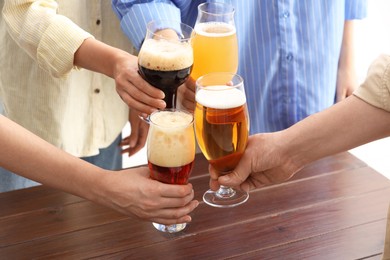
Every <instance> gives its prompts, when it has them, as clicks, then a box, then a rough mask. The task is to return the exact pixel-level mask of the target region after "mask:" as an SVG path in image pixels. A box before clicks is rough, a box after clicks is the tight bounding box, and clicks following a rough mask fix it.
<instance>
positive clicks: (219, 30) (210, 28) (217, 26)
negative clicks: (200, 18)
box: [194, 22, 236, 37]
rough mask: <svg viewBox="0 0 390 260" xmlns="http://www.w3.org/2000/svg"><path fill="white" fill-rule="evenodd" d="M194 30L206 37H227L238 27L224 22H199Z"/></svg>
mask: <svg viewBox="0 0 390 260" xmlns="http://www.w3.org/2000/svg"><path fill="white" fill-rule="evenodd" d="M194 30H195V32H196V33H197V34H200V35H203V36H206V37H226V36H229V35H233V34H235V33H236V27H234V26H233V25H231V24H227V23H222V22H207V23H198V24H196V25H195V28H194Z"/></svg>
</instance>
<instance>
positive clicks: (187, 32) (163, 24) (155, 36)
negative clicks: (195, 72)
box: [138, 20, 193, 108]
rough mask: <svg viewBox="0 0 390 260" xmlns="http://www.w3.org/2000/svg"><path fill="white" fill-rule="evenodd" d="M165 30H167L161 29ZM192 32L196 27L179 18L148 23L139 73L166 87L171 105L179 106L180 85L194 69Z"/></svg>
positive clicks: (150, 81)
mask: <svg viewBox="0 0 390 260" xmlns="http://www.w3.org/2000/svg"><path fill="white" fill-rule="evenodd" d="M163 31H164V32H165V33H161V32H163ZM167 31H168V32H169V33H167ZM192 36H193V29H192V27H190V26H188V25H186V24H184V23H180V22H177V21H168V20H154V21H151V22H149V23H148V24H147V28H146V37H145V39H144V42H143V44H142V46H141V49H140V51H139V54H138V68H139V73H140V74H141V76H142V77H143V78H144V79H145V80H146V81H147V82H149V83H150V84H151V85H153V86H154V87H156V88H159V89H161V90H162V91H164V93H165V98H164V101H165V102H166V105H167V106H166V107H167V108H175V107H176V94H177V88H178V87H179V86H180V85H181V84H183V83H184V82H185V81H186V80H187V78H188V76H189V75H190V73H191V69H192V65H193V51H192V45H191V39H192Z"/></svg>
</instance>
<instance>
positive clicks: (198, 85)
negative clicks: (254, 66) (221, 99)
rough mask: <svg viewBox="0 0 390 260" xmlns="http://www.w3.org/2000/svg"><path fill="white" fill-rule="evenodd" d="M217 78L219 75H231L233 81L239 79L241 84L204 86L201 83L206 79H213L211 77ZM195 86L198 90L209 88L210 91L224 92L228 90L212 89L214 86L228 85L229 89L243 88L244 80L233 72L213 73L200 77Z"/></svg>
mask: <svg viewBox="0 0 390 260" xmlns="http://www.w3.org/2000/svg"><path fill="white" fill-rule="evenodd" d="M214 75H215V76H217V75H230V76H232V79H233V78H237V79H238V80H239V82H237V83H235V84H232V85H227V83H228V82H226V83H221V84H213V85H207V86H205V85H203V84H201V83H200V81H202V80H204V79H205V78H208V77H211V76H214ZM195 85H196V87H198V88H201V89H206V88H208V90H210V91H223V90H226V89H222V88H218V89H215V88H214V89H213V88H211V87H212V86H216V85H220V86H224V85H226V87H227V88H238V87H241V86H243V85H244V79H243V77H242V76H241V75H239V74H237V73H233V72H211V73H207V74H205V75H203V76H200V77H199V78H198V79H197V80H196V82H195Z"/></svg>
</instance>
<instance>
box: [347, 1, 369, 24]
mask: <svg viewBox="0 0 390 260" xmlns="http://www.w3.org/2000/svg"><path fill="white" fill-rule="evenodd" d="M366 17H367V0H346V1H345V20H354V19H363V18H366Z"/></svg>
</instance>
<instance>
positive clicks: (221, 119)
mask: <svg viewBox="0 0 390 260" xmlns="http://www.w3.org/2000/svg"><path fill="white" fill-rule="evenodd" d="M221 88H224V89H226V91H217V92H207V91H203V90H201V91H198V92H197V95H196V101H197V103H196V108H195V126H196V127H195V130H196V137H197V141H198V144H199V147H200V149H201V150H202V152H203V154H204V155H205V157H206V158H207V160H208V161H209V162H210V164H211V165H212V166H213V167H214V168H215V169H216V170H218V171H219V172H221V173H224V172H229V171H231V170H233V169H234V168H235V167H236V165H237V164H238V162H239V161H240V159H241V156H242V154H243V153H244V151H245V148H246V144H247V141H248V133H249V121H248V120H249V119H248V112H247V107H246V103H245V100H246V99H245V96H244V94H243V93H242V92H240V91H238V90H237V89H229V88H227V87H226V86H221ZM202 91H203V92H202ZM213 95H219V100H221V102H218V101H217V99H215V97H214V96H213ZM221 97H223V98H221Z"/></svg>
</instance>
